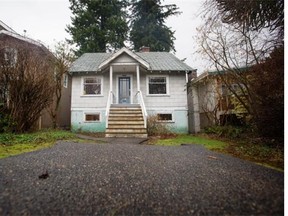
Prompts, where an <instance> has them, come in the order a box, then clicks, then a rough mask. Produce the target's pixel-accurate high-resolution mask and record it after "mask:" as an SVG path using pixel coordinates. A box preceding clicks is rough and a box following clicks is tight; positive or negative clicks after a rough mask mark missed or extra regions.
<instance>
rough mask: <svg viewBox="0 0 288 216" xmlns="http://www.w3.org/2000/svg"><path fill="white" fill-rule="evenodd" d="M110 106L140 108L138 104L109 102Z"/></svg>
mask: <svg viewBox="0 0 288 216" xmlns="http://www.w3.org/2000/svg"><path fill="white" fill-rule="evenodd" d="M111 108H141V106H140V105H139V104H111Z"/></svg>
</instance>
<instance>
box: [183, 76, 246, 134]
mask: <svg viewBox="0 0 288 216" xmlns="http://www.w3.org/2000/svg"><path fill="white" fill-rule="evenodd" d="M220 73H223V71H222V72H220ZM230 87H231V88H233V89H234V90H236V91H237V88H239V84H238V83H237V84H236V83H233V81H231V83H230ZM188 95H189V96H188V101H189V110H190V111H191V113H192V115H194V116H193V117H194V118H193V120H191V121H190V124H192V126H191V128H192V130H191V131H190V132H199V131H200V130H202V129H204V128H205V127H209V126H212V125H225V124H234V125H239V124H241V119H240V117H239V116H245V114H246V111H245V110H243V109H239V108H237V109H236V107H235V104H237V102H236V101H237V100H236V99H235V97H234V95H233V93H232V92H231V91H230V90H229V88H227V84H225V83H223V81H222V79H221V78H220V76H219V72H218V71H206V72H204V73H202V74H201V75H199V76H198V77H196V78H194V79H191V80H190V82H189V91H188Z"/></svg>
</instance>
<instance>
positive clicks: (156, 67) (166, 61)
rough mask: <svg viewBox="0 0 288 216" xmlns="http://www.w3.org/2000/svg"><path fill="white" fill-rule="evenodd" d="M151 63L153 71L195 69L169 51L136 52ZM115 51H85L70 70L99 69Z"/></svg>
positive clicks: (89, 70)
mask: <svg viewBox="0 0 288 216" xmlns="http://www.w3.org/2000/svg"><path fill="white" fill-rule="evenodd" d="M135 54H136V55H138V56H139V57H140V58H142V59H143V60H145V61H146V62H148V63H149V65H150V68H149V70H151V71H193V70H194V69H193V68H191V67H190V66H188V65H187V64H185V63H184V62H182V61H181V60H179V59H178V58H176V57H175V56H174V55H173V54H172V53H168V52H136V53H135ZM112 55H113V53H85V54H83V55H82V56H81V57H79V58H78V59H77V60H76V61H75V62H73V64H72V65H71V67H70V69H69V71H70V72H72V73H73V72H92V71H98V70H99V66H100V64H101V63H102V62H104V61H105V60H106V59H108V58H110V57H111V56H112Z"/></svg>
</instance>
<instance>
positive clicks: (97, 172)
mask: <svg viewBox="0 0 288 216" xmlns="http://www.w3.org/2000/svg"><path fill="white" fill-rule="evenodd" d="M46 171H47V172H48V175H49V176H48V175H41V174H45V173H46ZM39 176H41V177H43V178H41V179H40V178H39ZM46 177H47V178H46ZM283 214H284V174H283V173H281V172H278V171H275V170H272V169H269V168H265V167H262V166H258V165H255V164H252V163H249V162H246V161H243V160H239V159H236V158H233V157H230V156H226V155H222V154H218V153H215V152H211V151H208V150H205V149H204V148H203V147H201V146H199V145H189V146H179V147H161V146H149V145H139V144H138V145H137V144H133V143H130V144H127V143H123V142H122V143H121V144H117V140H115V141H114V143H113V144H82V143H80V144H79V143H68V142H61V143H58V144H56V145H55V146H54V147H52V148H50V149H44V150H40V151H36V152H31V153H26V154H22V155H18V156H14V157H10V158H6V159H1V160H0V215H283Z"/></svg>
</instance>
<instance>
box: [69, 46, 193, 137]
mask: <svg viewBox="0 0 288 216" xmlns="http://www.w3.org/2000/svg"><path fill="white" fill-rule="evenodd" d="M69 71H70V74H71V75H72V97H71V128H72V130H74V131H90V132H105V133H106V137H129V136H132V137H135V136H137V137H146V136H147V130H146V128H147V118H149V116H151V115H153V116H157V119H158V121H159V122H161V123H166V124H168V125H169V126H170V128H171V130H173V131H174V132H176V133H188V104H187V86H186V84H187V81H188V74H190V73H195V72H196V70H194V69H192V68H191V67H189V66H188V65H186V64H185V63H184V62H182V61H181V60H179V59H178V58H176V57H175V56H174V55H173V54H171V53H168V52H150V51H149V48H148V47H143V48H142V50H141V51H140V52H132V51H130V50H129V49H127V48H125V47H124V48H122V49H120V50H118V51H116V52H115V53H85V54H83V55H82V56H81V57H79V58H78V59H77V60H76V61H75V62H74V63H73V64H72V66H71V68H70V70H69Z"/></svg>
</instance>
